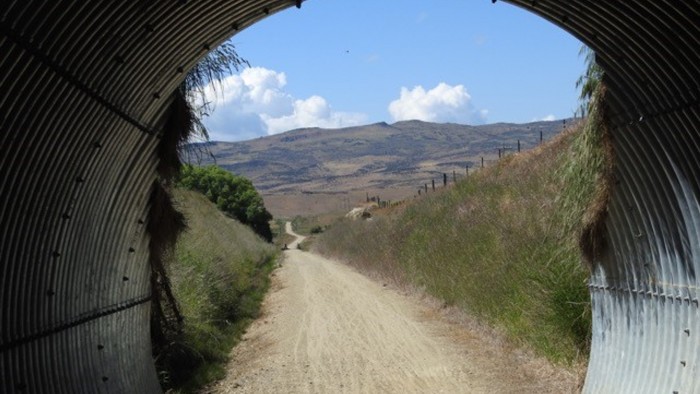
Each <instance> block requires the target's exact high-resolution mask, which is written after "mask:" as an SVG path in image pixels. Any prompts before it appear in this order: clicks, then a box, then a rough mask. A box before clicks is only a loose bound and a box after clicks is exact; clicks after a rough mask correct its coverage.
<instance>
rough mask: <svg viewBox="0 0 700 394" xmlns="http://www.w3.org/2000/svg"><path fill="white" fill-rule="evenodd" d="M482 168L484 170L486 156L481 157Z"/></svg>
mask: <svg viewBox="0 0 700 394" xmlns="http://www.w3.org/2000/svg"><path fill="white" fill-rule="evenodd" d="M481 168H484V156H481Z"/></svg>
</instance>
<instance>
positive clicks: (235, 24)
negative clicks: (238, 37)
mask: <svg viewBox="0 0 700 394" xmlns="http://www.w3.org/2000/svg"><path fill="white" fill-rule="evenodd" d="M231 28H232V29H233V30H235V31H238V28H239V26H238V23H234V24H232V25H231Z"/></svg>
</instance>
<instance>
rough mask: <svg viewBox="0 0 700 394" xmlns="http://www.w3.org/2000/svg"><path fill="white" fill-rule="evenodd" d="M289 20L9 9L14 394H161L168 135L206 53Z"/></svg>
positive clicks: (2, 323) (2, 119)
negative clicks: (163, 179) (157, 265)
mask: <svg viewBox="0 0 700 394" xmlns="http://www.w3.org/2000/svg"><path fill="white" fill-rule="evenodd" d="M290 5H293V1H279V0H277V1H256V2H252V1H222V0H219V1H190V2H185V1H177V0H172V1H150V0H142V1H125V2H113V1H78V0H75V1H60V2H46V1H27V0H23V1H3V2H1V3H0V54H2V55H1V56H0V131H1V132H0V144H1V145H0V146H1V151H2V154H1V155H0V175H1V176H0V234H1V236H2V239H1V241H0V392H2V393H12V392H31V393H57V392H64V393H77V392H84V393H97V392H113V393H136V392H158V391H160V388H159V386H158V382H157V379H156V373H155V369H154V366H153V362H152V356H151V346H150V332H149V311H150V297H151V289H150V267H149V266H148V253H149V252H148V251H149V249H148V244H149V237H148V236H147V234H146V232H145V224H146V223H145V220H146V219H147V217H148V209H149V206H148V203H149V197H150V192H151V187H152V184H153V181H154V180H155V179H156V172H155V167H156V164H157V157H156V146H157V145H158V141H159V136H158V133H159V130H157V127H156V126H157V125H158V124H159V123H160V122H161V118H162V116H163V112H164V109H165V107H166V105H167V98H168V97H169V96H170V93H171V92H172V91H173V90H174V89H175V88H176V87H177V85H178V84H179V83H180V81H181V80H182V78H184V70H187V69H189V68H190V67H191V66H192V65H194V64H195V63H196V61H197V60H198V59H199V58H201V57H202V56H204V55H205V54H206V52H207V49H206V48H212V47H214V46H215V45H217V44H219V43H220V42H221V41H222V40H224V39H226V38H227V37H228V36H230V35H232V34H233V33H234V32H235V29H234V27H237V28H238V29H241V28H243V27H245V26H248V25H249V24H251V23H253V22H254V21H256V20H258V19H261V18H263V17H265V16H266V15H267V13H270V14H271V13H274V12H277V11H279V10H281V9H283V8H286V7H288V6H290ZM265 8H266V9H267V13H266V12H265V11H264V9H265ZM234 25H236V26H234Z"/></svg>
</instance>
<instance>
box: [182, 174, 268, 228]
mask: <svg viewBox="0 0 700 394" xmlns="http://www.w3.org/2000/svg"><path fill="white" fill-rule="evenodd" d="M178 186H180V187H184V188H186V189H189V190H195V191H198V192H200V193H202V194H204V195H205V196H207V198H208V199H209V201H211V202H213V203H214V204H216V206H217V207H218V208H219V209H220V210H221V211H223V212H226V213H227V214H228V215H230V216H231V217H234V218H236V219H237V220H238V221H240V222H241V223H243V224H245V225H248V226H250V227H251V228H252V229H253V231H255V232H256V233H257V234H258V235H260V236H261V237H263V239H265V240H266V241H268V242H272V230H270V220H272V215H271V214H270V213H269V212H268V211H267V209H265V203H264V202H263V199H262V197H261V196H260V194H258V192H257V191H256V190H255V187H254V186H253V183H252V182H251V181H250V180H249V179H247V178H244V177H242V176H237V175H233V174H231V173H230V172H228V171H226V170H224V169H222V168H220V167H217V166H214V165H209V166H205V167H196V166H192V165H185V166H183V168H182V172H181V175H180V178H179V181H178Z"/></svg>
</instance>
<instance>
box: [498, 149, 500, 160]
mask: <svg viewBox="0 0 700 394" xmlns="http://www.w3.org/2000/svg"><path fill="white" fill-rule="evenodd" d="M498 158H499V159H500V158H501V148H498Z"/></svg>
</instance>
